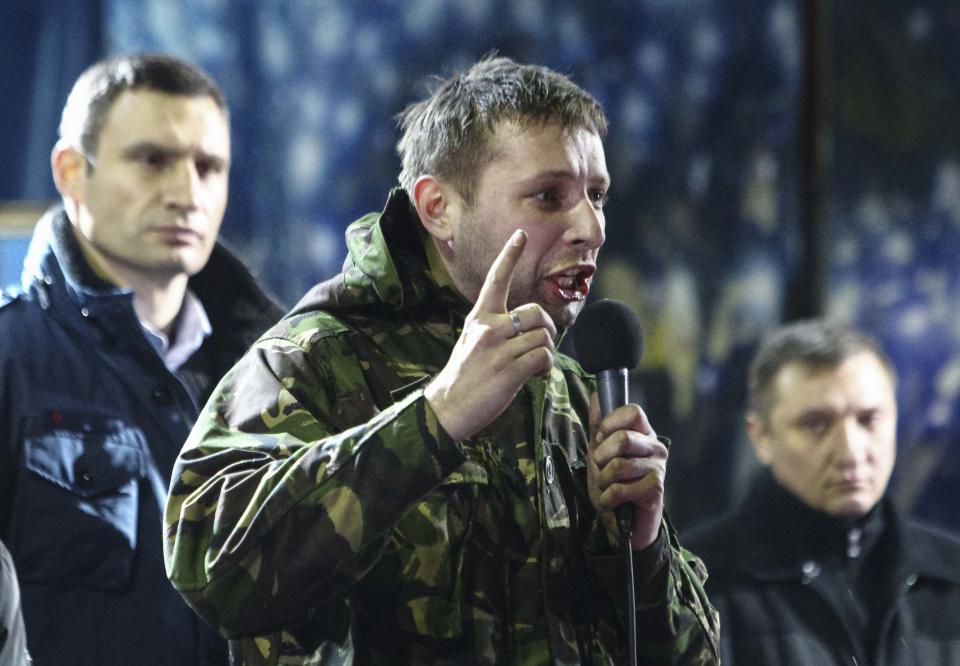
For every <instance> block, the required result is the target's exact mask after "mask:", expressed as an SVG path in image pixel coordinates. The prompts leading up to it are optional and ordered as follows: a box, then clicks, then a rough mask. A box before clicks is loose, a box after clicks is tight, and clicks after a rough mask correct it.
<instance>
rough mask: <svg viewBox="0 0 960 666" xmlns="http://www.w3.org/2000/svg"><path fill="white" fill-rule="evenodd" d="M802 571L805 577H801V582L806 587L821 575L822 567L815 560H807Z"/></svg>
mask: <svg viewBox="0 0 960 666" xmlns="http://www.w3.org/2000/svg"><path fill="white" fill-rule="evenodd" d="M801 570H802V572H803V575H802V576H801V577H800V582H801V583H803V584H804V585H806V584H807V583H809V582H810V581H811V580H813V579H814V578H816V577H817V576H819V575H820V565H819V564H817V563H816V562H814V561H813V560H807V561H806V562H804V563H803V568H802V569H801Z"/></svg>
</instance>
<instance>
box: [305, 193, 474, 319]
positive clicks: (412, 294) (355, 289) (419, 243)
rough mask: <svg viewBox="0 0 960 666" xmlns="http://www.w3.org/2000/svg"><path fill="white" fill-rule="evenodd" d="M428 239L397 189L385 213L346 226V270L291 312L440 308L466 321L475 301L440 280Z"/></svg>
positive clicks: (409, 205)
mask: <svg viewBox="0 0 960 666" xmlns="http://www.w3.org/2000/svg"><path fill="white" fill-rule="evenodd" d="M426 240H427V239H426V232H425V231H424V230H423V227H422V225H421V224H420V223H419V217H418V214H417V212H416V209H415V208H414V207H413V204H412V203H411V202H410V199H409V197H408V196H407V193H406V191H404V190H403V189H401V188H395V189H394V190H392V191H391V192H390V195H389V197H388V199H387V203H386V205H385V206H384V209H383V211H382V212H380V213H372V214H370V215H366V216H364V217H362V218H360V219H359V220H357V221H356V222H354V223H353V224H351V225H350V226H349V227H347V231H346V241H347V250H348V255H347V259H346V261H345V262H344V266H343V270H342V272H341V273H340V274H339V275H337V276H336V277H334V278H333V279H331V280H327V281H326V282H321V283H320V284H318V285H316V286H315V287H313V288H312V289H311V290H310V291H308V292H307V293H306V295H304V297H303V298H302V299H301V300H300V302H299V303H298V304H297V305H296V306H295V307H294V309H293V311H292V312H291V315H295V314H299V313H302V312H309V311H313V310H317V309H321V308H322V309H328V310H343V309H355V308H360V309H367V308H370V309H374V310H377V311H379V312H381V314H382V315H387V316H389V314H388V313H392V314H393V315H396V314H398V313H400V312H406V313H409V312H410V311H411V310H416V309H426V310H429V311H431V312H435V311H438V310H440V309H442V310H445V311H452V312H454V313H456V314H455V317H456V318H457V319H458V320H459V321H460V323H461V324H462V321H463V318H464V317H465V316H466V313H467V312H469V310H470V307H471V305H470V303H469V302H467V300H466V299H465V298H463V296H461V295H460V294H459V293H458V292H457V291H456V290H455V289H453V288H452V287H451V286H440V284H438V281H437V279H436V277H435V276H434V275H433V274H432V273H431V271H430V267H429V263H428V261H427V255H426V250H425V245H424V244H425V243H426Z"/></svg>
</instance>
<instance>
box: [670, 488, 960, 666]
mask: <svg viewBox="0 0 960 666" xmlns="http://www.w3.org/2000/svg"><path fill="white" fill-rule="evenodd" d="M852 530H853V532H851V531H852ZM858 530H859V531H858ZM851 534H853V535H862V542H861V541H860V540H858V541H857V542H856V543H854V542H853V541H852V540H851ZM859 543H862V552H860V553H857V552H856V550H857V548H859V546H857V544H859ZM684 544H685V545H686V546H687V548H689V549H690V550H692V551H693V552H694V553H696V554H697V555H699V556H700V557H702V558H703V560H704V562H705V563H706V565H707V570H708V572H709V575H710V577H709V579H708V580H707V585H706V590H707V594H708V596H709V597H710V600H711V601H712V602H713V604H714V606H716V608H717V609H718V611H719V612H720V626H721V659H722V663H723V664H724V666H763V665H764V664H769V665H771V666H792V665H796V666H801V665H803V666H830V665H831V664H847V665H859V666H865V665H867V664H871V665H875V666H907V665H910V666H949V665H953V664H956V665H960V542H958V541H957V540H955V539H953V538H952V537H949V536H947V535H945V534H943V533H939V532H936V531H934V530H932V529H930V528H927V527H924V526H921V525H919V524H917V523H916V522H914V521H912V520H909V519H907V518H905V517H903V516H902V515H900V514H899V513H898V512H897V511H896V510H895V509H894V507H893V505H892V503H891V502H890V501H889V500H888V499H885V500H884V501H883V502H882V503H881V504H880V505H879V506H877V507H876V508H875V509H874V511H872V512H871V514H870V515H869V516H868V517H867V519H865V520H863V521H860V522H859V523H850V522H847V523H843V522H841V521H840V520H838V519H835V518H832V517H830V516H826V515H824V514H821V513H819V512H816V511H813V510H812V509H810V508H808V507H806V506H805V505H803V504H802V503H801V502H800V501H799V500H798V499H797V498H796V497H794V496H793V495H791V494H789V493H787V492H786V491H785V490H783V489H782V488H780V486H778V485H777V484H776V483H775V482H774V481H773V479H772V477H771V476H770V475H769V474H768V473H763V474H761V476H760V477H759V478H758V480H757V483H755V485H754V488H753V491H752V492H751V494H750V495H749V496H748V498H747V499H746V501H745V502H744V503H743V504H742V505H741V507H740V508H739V509H738V510H737V511H736V512H734V513H733V514H731V515H729V516H727V517H725V518H723V519H721V520H720V521H718V522H717V523H716V524H713V525H710V526H708V527H705V528H701V529H698V530H695V531H693V532H691V533H690V534H688V535H687V538H686V539H684ZM851 545H854V546H856V547H855V549H854V550H853V551H851V552H852V553H853V554H855V555H856V557H851V556H850V554H848V552H847V551H848V548H849V547H850V546H851Z"/></svg>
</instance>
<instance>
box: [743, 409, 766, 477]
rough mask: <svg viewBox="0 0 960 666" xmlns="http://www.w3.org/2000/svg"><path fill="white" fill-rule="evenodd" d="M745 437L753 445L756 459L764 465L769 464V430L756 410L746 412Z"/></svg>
mask: <svg viewBox="0 0 960 666" xmlns="http://www.w3.org/2000/svg"><path fill="white" fill-rule="evenodd" d="M746 422H747V437H748V438H749V439H750V443H751V444H752V445H753V451H754V453H756V454H757V459H758V460H759V461H760V462H762V463H763V464H764V465H769V464H770V443H769V437H770V435H769V431H768V429H767V425H766V422H765V421H764V419H763V417H762V416H760V414H757V413H756V412H748V413H747V418H746Z"/></svg>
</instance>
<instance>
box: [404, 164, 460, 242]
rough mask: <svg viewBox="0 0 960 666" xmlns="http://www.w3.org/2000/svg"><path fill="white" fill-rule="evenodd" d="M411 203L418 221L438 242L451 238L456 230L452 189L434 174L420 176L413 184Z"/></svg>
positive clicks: (455, 203)
mask: <svg viewBox="0 0 960 666" xmlns="http://www.w3.org/2000/svg"><path fill="white" fill-rule="evenodd" d="M413 205H414V206H415V207H416V209H417V213H418V214H419V215H420V223H421V224H423V228H424V229H426V230H427V233H428V234H430V235H431V236H433V238H434V239H436V241H437V242H438V243H447V242H449V241H450V240H452V239H453V237H454V233H455V231H456V222H455V219H454V217H455V216H454V215H451V213H453V212H454V210H455V209H456V207H457V206H458V202H457V200H456V195H455V193H454V192H453V190H452V189H451V188H450V187H449V186H448V185H447V184H445V183H443V182H441V181H440V180H439V179H437V178H436V177H435V176H420V177H419V178H417V181H416V182H415V183H414V184H413Z"/></svg>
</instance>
